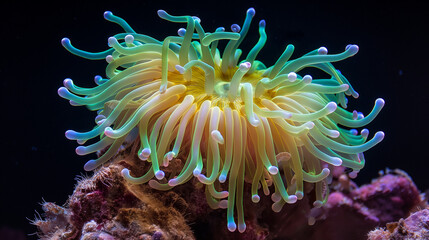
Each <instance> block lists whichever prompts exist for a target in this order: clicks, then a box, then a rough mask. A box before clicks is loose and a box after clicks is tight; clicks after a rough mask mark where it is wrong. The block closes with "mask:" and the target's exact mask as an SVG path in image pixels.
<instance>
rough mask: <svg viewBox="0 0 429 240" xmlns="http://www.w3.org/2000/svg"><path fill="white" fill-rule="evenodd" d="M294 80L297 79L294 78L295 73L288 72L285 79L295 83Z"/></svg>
mask: <svg viewBox="0 0 429 240" xmlns="http://www.w3.org/2000/svg"><path fill="white" fill-rule="evenodd" d="M296 78H297V76H296V73H295V72H290V73H289V74H288V75H287V79H288V80H289V81H290V82H295V81H296Z"/></svg>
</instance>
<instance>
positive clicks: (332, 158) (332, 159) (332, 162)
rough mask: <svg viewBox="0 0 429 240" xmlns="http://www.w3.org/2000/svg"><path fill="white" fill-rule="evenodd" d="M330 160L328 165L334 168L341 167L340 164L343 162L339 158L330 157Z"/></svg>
mask: <svg viewBox="0 0 429 240" xmlns="http://www.w3.org/2000/svg"><path fill="white" fill-rule="evenodd" d="M330 159H331V162H330V163H331V164H332V165H334V166H336V167H338V166H341V164H343V160H341V158H338V157H331V158H330Z"/></svg>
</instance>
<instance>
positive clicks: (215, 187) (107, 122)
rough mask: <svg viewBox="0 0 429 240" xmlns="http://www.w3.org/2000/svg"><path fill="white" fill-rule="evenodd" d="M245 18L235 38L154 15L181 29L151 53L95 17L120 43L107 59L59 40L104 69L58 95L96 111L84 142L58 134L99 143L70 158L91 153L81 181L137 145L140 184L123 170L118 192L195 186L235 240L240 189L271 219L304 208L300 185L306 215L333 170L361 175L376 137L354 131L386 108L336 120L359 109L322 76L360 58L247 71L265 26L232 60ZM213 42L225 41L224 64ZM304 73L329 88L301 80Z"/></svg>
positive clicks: (319, 55) (130, 33) (141, 39)
mask: <svg viewBox="0 0 429 240" xmlns="http://www.w3.org/2000/svg"><path fill="white" fill-rule="evenodd" d="M254 15H255V10H254V9H253V8H250V9H248V10H247V14H246V18H245V20H244V23H243V25H242V27H240V26H239V25H237V24H233V25H232V26H231V29H232V31H231V32H227V31H225V29H224V28H222V27H220V28H217V29H216V30H215V31H214V32H205V31H204V29H203V28H202V26H201V20H200V19H199V18H198V17H193V16H172V15H170V14H168V13H167V12H166V11H163V10H159V11H158V16H159V17H161V18H162V19H165V20H168V21H170V22H175V23H185V24H186V28H180V29H179V30H178V35H177V36H168V37H166V38H165V39H164V40H163V41H159V40H156V39H154V38H152V37H150V36H147V35H143V34H139V33H136V32H135V31H134V30H133V29H132V28H131V26H130V25H128V23H127V22H126V21H125V20H123V19H122V18H119V17H117V16H115V15H113V14H112V13H111V12H105V13H104V17H105V19H106V20H108V21H111V22H114V23H116V24H119V25H120V26H121V27H122V28H123V29H124V31H125V33H119V34H116V35H114V36H113V37H110V38H109V39H108V46H109V49H108V50H106V51H104V52H98V53H90V52H86V51H82V50H79V49H77V48H75V47H73V46H72V45H71V43H70V40H69V39H68V38H64V39H62V45H63V46H64V47H65V48H66V49H67V50H68V51H70V52H71V53H73V54H75V55H78V56H80V57H83V58H87V59H105V60H106V61H107V63H108V64H107V68H106V77H104V78H103V77H101V76H96V77H95V83H96V84H97V86H96V87H93V88H83V87H78V86H76V85H75V84H74V83H73V81H72V80H71V79H65V80H64V87H61V88H59V90H58V94H59V95H60V96H61V97H63V98H66V99H68V100H70V104H71V105H73V106H81V105H85V106H87V107H88V109H90V110H93V111H97V116H96V117H95V122H96V126H95V127H94V128H93V129H92V130H90V131H87V132H76V131H73V130H68V131H67V132H66V137H67V138H68V139H71V140H77V142H78V143H79V144H80V145H83V144H84V143H85V142H86V141H87V140H89V139H93V138H97V137H99V140H98V141H96V142H95V143H92V144H90V145H87V146H79V147H77V148H76V152H77V154H79V155H86V154H90V153H94V152H99V157H98V158H97V159H95V160H90V161H88V162H87V163H86V164H85V167H84V168H85V170H87V171H91V170H94V169H96V168H98V167H99V166H101V165H102V164H105V163H106V162H108V161H109V160H110V159H112V158H113V157H114V156H115V155H116V154H117V152H118V149H120V147H121V146H122V145H123V144H124V142H126V141H133V140H134V141H138V144H139V145H140V148H139V150H138V152H136V153H135V154H137V155H138V157H139V158H140V159H141V160H142V164H150V168H149V170H148V171H147V172H146V173H145V174H144V175H143V176H134V175H133V173H132V172H130V171H129V170H128V169H126V168H125V169H123V171H122V175H123V176H124V178H125V179H126V180H127V181H129V182H130V183H133V184H143V183H147V182H148V184H149V185H150V186H151V187H152V188H155V189H159V190H168V189H171V188H173V187H174V186H177V185H180V184H184V183H186V182H187V181H188V180H190V179H191V178H192V177H196V178H197V179H198V180H199V182H201V183H202V184H204V185H205V193H206V198H207V202H208V205H209V206H210V207H212V208H214V209H216V208H226V209H227V226H228V229H229V230H230V231H235V230H236V228H237V224H236V222H235V219H237V222H238V230H239V231H240V232H243V231H245V229H246V224H245V221H244V209H243V200H244V199H243V198H244V197H243V196H244V195H243V190H244V187H245V183H248V184H250V185H249V187H250V191H251V200H252V201H253V202H255V203H256V202H258V201H259V200H260V196H259V195H260V192H263V193H264V194H265V195H269V194H270V191H271V192H272V194H271V199H272V200H273V201H274V203H273V205H272V209H273V210H274V211H276V212H278V211H280V210H281V209H282V207H283V205H284V204H285V203H290V204H291V203H295V202H296V201H297V200H298V199H302V198H303V196H304V182H306V183H309V185H313V186H314V192H315V201H314V203H313V204H314V207H320V206H322V205H323V204H324V203H325V202H326V200H327V196H328V190H327V189H328V188H327V187H326V186H327V184H328V183H329V181H330V178H331V177H330V169H331V170H332V168H333V167H334V166H344V167H346V168H349V169H350V171H351V172H350V175H351V176H355V175H356V174H357V172H358V171H359V170H360V169H362V167H363V166H364V163H365V160H364V156H363V152H364V151H366V150H368V149H370V148H372V147H373V146H374V145H376V144H377V143H379V142H380V141H381V140H382V139H383V137H384V133H383V132H377V133H375V135H374V137H373V138H372V139H370V140H367V138H368V135H369V132H368V130H367V129H362V130H361V131H360V133H359V132H358V130H357V129H356V128H360V127H363V126H365V125H366V124H368V123H369V122H371V121H372V120H373V119H374V118H375V117H376V115H377V114H378V113H379V112H380V110H381V109H382V107H383V105H384V100H383V99H377V100H376V101H375V106H374V108H373V110H372V111H371V112H370V113H369V114H368V115H367V116H364V115H363V114H362V113H360V112H357V111H353V112H349V111H347V110H345V109H346V107H347V98H346V95H347V96H350V95H351V96H353V97H354V98H357V97H358V93H357V92H356V91H355V90H354V89H353V88H352V86H351V85H350V83H349V81H348V80H347V79H346V78H345V77H344V76H343V74H342V73H341V72H340V71H339V70H337V69H336V68H335V67H334V66H333V65H332V62H337V61H340V60H344V59H346V58H348V57H351V56H353V55H355V54H356V53H357V52H358V46H357V45H347V46H346V48H345V51H344V52H342V53H339V54H328V53H327V52H328V50H327V49H326V48H325V47H320V48H318V49H316V50H314V51H311V52H309V53H307V54H305V55H304V56H302V57H299V58H296V59H293V60H291V59H290V58H291V55H292V53H293V51H294V46H293V45H288V46H287V47H286V49H285V50H284V52H283V53H282V54H281V55H280V57H279V58H278V59H277V61H276V62H275V64H274V65H272V66H270V67H266V66H265V65H264V64H263V63H262V62H260V61H258V60H256V58H257V55H258V53H259V51H260V50H261V49H262V47H263V46H264V44H265V42H266V40H267V35H266V32H265V25H266V22H265V21H264V20H261V21H260V22H259V40H258V41H257V43H256V44H255V45H254V47H253V48H252V49H251V50H250V51H249V53H248V54H247V56H245V57H242V51H241V50H240V49H239V48H238V47H239V45H240V43H241V42H242V41H243V40H244V38H245V36H246V34H247V32H248V30H249V27H250V23H251V20H252V18H253V17H254ZM221 40H226V41H227V43H226V46H225V47H224V49H223V52H222V53H221V51H220V50H219V49H218V43H219V41H221ZM306 68H315V69H319V70H321V72H322V73H324V74H325V75H326V76H329V77H327V78H325V79H313V78H312V77H311V76H310V75H304V76H302V75H300V74H299V73H300V72H302V70H303V69H306ZM174 158H177V159H181V160H182V161H183V168H182V169H173V170H172V171H169V173H170V174H168V175H166V174H165V172H164V171H163V170H161V169H164V168H168V165H169V162H170V161H171V160H172V159H174ZM154 177H155V178H154ZM306 186H307V184H306ZM261 188H262V189H261ZM260 190H261V191H260ZM234 207H235V209H236V211H234ZM234 214H236V218H235V217H234Z"/></svg>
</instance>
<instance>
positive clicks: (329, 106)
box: [326, 102, 337, 113]
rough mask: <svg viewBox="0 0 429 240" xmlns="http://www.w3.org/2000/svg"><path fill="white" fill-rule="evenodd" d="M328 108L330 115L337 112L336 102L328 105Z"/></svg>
mask: <svg viewBox="0 0 429 240" xmlns="http://www.w3.org/2000/svg"><path fill="white" fill-rule="evenodd" d="M326 108H327V110H328V112H329V113H333V112H335V110H337V104H336V103H335V102H330V103H328V104H327V105H326Z"/></svg>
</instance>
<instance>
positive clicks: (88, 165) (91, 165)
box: [83, 160, 98, 172]
mask: <svg viewBox="0 0 429 240" xmlns="http://www.w3.org/2000/svg"><path fill="white" fill-rule="evenodd" d="M97 166H98V165H97V161H95V160H89V161H88V162H86V163H85V165H84V166H83V169H85V171H87V172H89V171H92V170H94V169H95V168H97Z"/></svg>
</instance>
